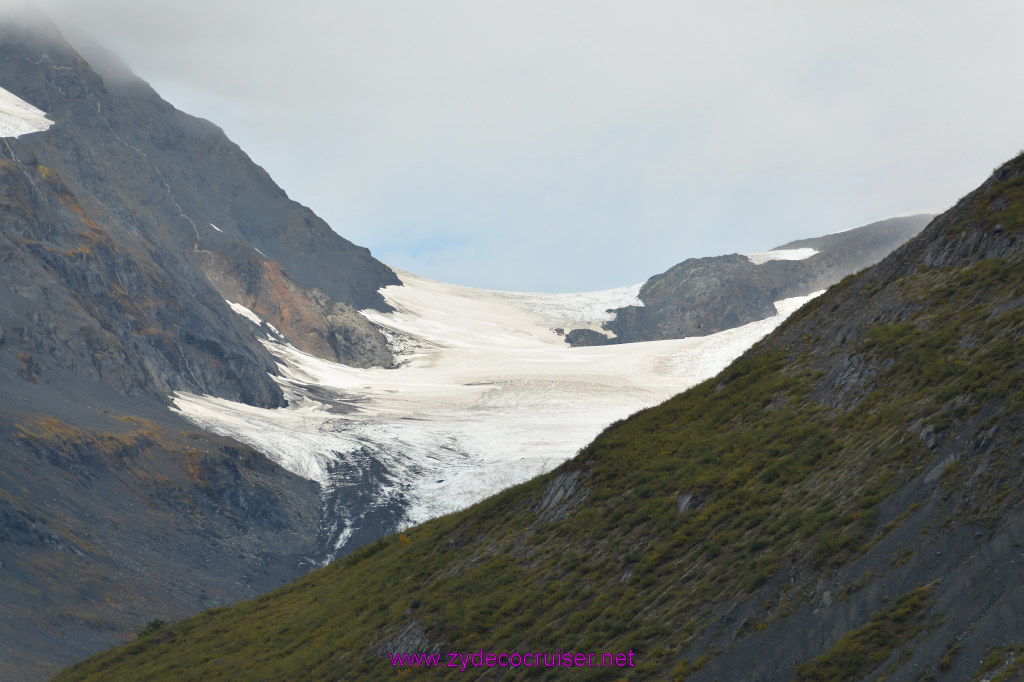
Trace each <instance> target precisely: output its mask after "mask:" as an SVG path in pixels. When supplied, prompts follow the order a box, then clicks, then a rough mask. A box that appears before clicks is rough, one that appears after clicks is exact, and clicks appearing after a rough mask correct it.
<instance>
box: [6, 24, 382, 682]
mask: <svg viewBox="0 0 1024 682" xmlns="http://www.w3.org/2000/svg"><path fill="white" fill-rule="evenodd" d="M0 87H3V88H4V89H6V90H8V91H10V92H12V93H14V94H16V95H17V96H19V97H21V98H22V99H25V100H26V101H28V102H30V103H32V104H33V105H35V106H37V107H39V108H41V109H43V110H45V111H46V112H47V113H48V116H49V118H50V119H52V120H53V121H55V123H54V125H53V126H52V127H51V128H50V129H49V130H47V131H45V132H38V133H32V134H28V135H25V136H22V137H19V138H4V139H0V382H2V385H3V388H4V390H3V391H2V392H0V449H2V451H3V453H4V456H3V459H2V462H0V614H2V617H0V641H2V642H4V646H3V647H0V649H2V651H0V678H3V679H19V680H28V679H39V678H42V677H44V676H46V675H47V674H48V673H52V672H54V671H55V670H56V669H57V668H59V667H60V666H62V665H65V664H68V663H70V662H71V661H73V660H74V659H76V658H80V657H82V656H84V655H86V654H88V653H90V652H94V651H97V650H99V649H102V648H105V647H107V646H110V645H111V644H113V643H115V642H120V641H124V640H125V639H126V638H128V637H129V636H130V635H132V634H133V633H135V632H137V631H138V630H140V629H141V628H142V627H143V626H144V625H145V624H146V623H147V622H148V621H150V620H151V619H153V618H162V619H166V620H175V619H178V618H181V617H184V616H186V615H189V614H192V613H195V612H197V611H199V610H201V609H204V608H209V607H212V606H216V605H221V604H228V603H232V602H235V601H237V600H239V599H242V598H247V597H252V596H255V595H256V594H258V593H259V592H262V591H266V590H268V589H271V588H273V587H275V586H278V585H280V584H282V583H284V582H285V581H287V580H290V579H293V578H294V577H296V576H297V575H300V574H301V573H303V572H305V571H306V570H308V569H309V568H310V567H311V566H313V565H316V564H317V563H319V562H320V561H321V560H322V557H323V554H322V551H323V550H324V546H325V545H326V544H327V540H326V539H324V538H321V537H320V536H321V535H325V537H326V530H325V528H324V524H323V522H322V516H323V514H324V513H326V512H329V511H330V510H329V509H327V508H326V506H325V503H324V501H323V500H321V498H320V495H321V491H320V490H319V487H318V486H317V485H316V484H314V483H311V482H310V481H307V480H305V479H302V478H299V477H297V476H294V475H292V474H290V473H288V472H286V471H284V470H283V469H281V468H280V467H279V466H277V465H276V464H273V463H271V462H270V461H269V460H267V459H266V458H265V457H263V456H262V455H261V454H259V453H257V452H255V451H254V450H252V449H250V448H248V447H244V446H241V445H239V444H238V443H235V442H233V441H230V440H228V439H224V438H219V437H216V436H212V435H209V434H200V433H194V432H193V430H192V427H191V426H189V425H188V424H187V423H185V422H184V421H183V420H182V419H180V418H178V417H177V416H175V415H174V414H173V413H171V412H170V411H168V410H167V409H166V405H167V403H168V396H169V394H171V393H173V392H175V391H187V392H192V393H198V394H209V395H214V396H218V397H221V398H226V399H229V400H233V401H240V402H244V403H248V404H251V405H256V406H261V407H278V406H282V405H283V404H284V398H283V395H282V392H281V390H280V388H279V387H278V385H277V384H276V383H275V382H274V380H273V377H272V376H271V375H272V374H274V373H276V371H277V370H276V364H275V362H274V360H273V358H272V357H271V356H270V354H269V353H268V352H267V351H266V350H265V349H264V347H263V346H262V345H261V344H260V343H259V341H258V339H257V335H258V333H259V331H258V330H256V329H255V328H254V327H253V325H252V323H251V322H250V321H248V320H247V319H245V318H244V317H242V316H240V315H238V314H236V313H235V312H233V311H232V310H231V308H230V307H229V306H228V304H227V303H226V302H225V299H230V300H231V301H234V302H238V303H241V304H242V305H245V306H247V307H249V308H250V309H251V310H254V311H256V312H257V314H259V315H260V316H262V317H263V319H264V320H267V321H268V322H270V323H273V324H274V325H275V326H276V327H277V328H278V329H280V331H281V333H282V334H284V335H285V336H286V337H287V338H288V340H290V341H291V342H292V343H294V344H295V345H297V346H298V347H299V348H302V349H304V350H307V351H308V352H311V353H314V354H316V355H320V356H322V357H326V358H329V359H332V360H340V361H343V362H348V363H351V364H357V365H364V366H366V365H389V364H390V363H391V355H390V353H389V352H388V349H387V347H386V344H385V342H384V338H383V336H382V335H381V334H380V333H379V332H378V331H377V330H376V329H375V328H374V327H373V326H372V325H371V324H370V323H369V322H368V321H367V320H366V319H365V318H363V317H362V316H361V315H359V314H358V313H357V312H356V309H360V308H366V307H372V308H377V309H385V308H386V306H385V304H384V301H383V299H382V298H381V296H380V294H379V293H378V292H377V289H378V288H379V287H381V286H385V285H388V284H398V283H399V281H398V279H397V277H396V276H395V275H394V273H392V272H391V270H389V269H388V268H387V267H386V266H384V265H383V264H381V263H379V262H377V261H376V260H374V259H373V258H372V257H371V256H370V254H369V252H368V251H367V250H366V249H363V248H360V247H356V246H354V245H352V244H351V243H349V242H347V241H346V240H344V239H343V238H341V237H340V236H338V235H337V234H335V233H334V232H333V231H331V230H330V228H329V227H328V226H327V225H326V224H325V223H324V222H323V221H321V220H320V219H319V218H317V217H316V216H315V215H314V214H313V213H312V212H311V211H309V210H308V209H306V208H304V207H302V206H299V205H298V204H296V203H295V202H292V201H291V200H289V199H288V197H287V196H286V195H285V193H284V192H283V191H282V190H281V189H280V188H278V187H277V186H276V185H275V184H274V183H273V182H272V181H271V179H270V178H269V176H267V174H266V173H265V172H264V171H263V170H262V169H261V168H259V167H258V166H256V165H255V164H253V163H252V161H251V160H249V158H248V157H247V156H246V155H245V154H244V153H243V152H242V151H241V150H240V149H239V148H238V147H237V146H236V145H234V144H233V143H231V142H230V141H229V140H228V139H227V138H226V137H225V136H224V134H223V133H222V132H221V131H220V130H219V129H218V128H217V127H216V126H214V125H212V124H211V123H208V122H206V121H203V120H199V119H196V118H193V117H190V116H187V115H186V114H183V113H181V112H179V111H177V110H175V109H174V108H173V107H171V106H170V105H169V104H167V103H166V102H164V101H163V100H161V99H160V98H159V97H158V96H157V95H156V93H154V92H153V91H152V90H151V89H150V88H149V87H148V86H147V85H146V84H145V83H143V82H141V81H139V80H138V79H136V78H134V76H131V75H130V74H127V72H125V73H123V74H120V75H119V76H118V77H117V78H116V79H112V80H110V79H108V80H104V78H102V77H101V76H100V75H98V74H97V73H96V72H94V71H93V70H92V69H91V68H90V66H89V65H88V64H87V63H86V62H85V61H84V60H83V59H82V58H81V57H80V56H79V55H78V54H76V53H75V51H74V50H72V49H71V47H69V46H68V45H67V44H66V43H65V42H64V40H63V39H62V38H61V36H60V35H59V33H58V32H57V31H56V30H55V29H54V28H52V27H49V26H35V27H26V26H22V25H13V24H0Z"/></svg>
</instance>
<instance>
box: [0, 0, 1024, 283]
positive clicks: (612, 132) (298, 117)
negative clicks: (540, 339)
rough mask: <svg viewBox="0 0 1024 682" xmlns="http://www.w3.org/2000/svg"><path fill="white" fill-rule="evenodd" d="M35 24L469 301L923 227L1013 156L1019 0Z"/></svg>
mask: <svg viewBox="0 0 1024 682" xmlns="http://www.w3.org/2000/svg"><path fill="white" fill-rule="evenodd" d="M2 1H3V0H0V2H2ZM37 4H39V5H42V6H44V7H46V8H47V10H48V11H49V13H50V14H51V16H52V17H54V18H55V19H56V20H57V21H58V22H59V23H61V24H62V25H63V26H64V27H65V29H66V30H68V29H72V28H73V29H78V30H86V31H89V32H91V33H92V34H93V35H94V37H95V38H96V39H97V40H99V41H100V42H102V43H104V44H105V45H106V46H107V47H109V48H110V49H111V50H113V51H114V52H115V53H117V54H118V55H119V56H120V57H121V58H122V59H123V60H124V61H125V62H126V63H127V64H128V65H129V66H130V67H131V68H132V69H133V70H134V71H135V72H136V73H137V74H138V75H139V76H141V77H142V78H144V79H145V80H147V81H149V82H150V83H151V84H152V85H153V86H154V87H155V88H156V90H157V91H158V92H160V94H161V95H163V97H164V98H165V99H167V100H168V101H170V102H171V103H172V104H174V105H175V106H177V107H178V108H179V109H182V110H184V111H187V112H189V113H192V114H195V115H198V116H202V117H204V118H208V119H210V120H212V121H213V122H215V123H217V124H218V125H220V126H221V127H222V128H224V130H225V131H226V132H227V134H228V135H229V136H230V137H231V138H232V139H233V140H235V141H236V142H237V143H239V144H240V145H241V146H242V148H243V149H245V150H246V151H247V152H248V153H249V154H250V156H252V158H253V159H254V160H255V161H256V162H257V163H259V164H260V165H262V166H263V167H264V168H266V169H267V170H268V171H269V173H270V174H271V176H273V177H274V179H275V180H276V181H277V182H278V183H279V184H280V185H281V186H282V187H283V188H284V189H285V190H286V191H287V192H288V194H289V195H290V196H291V197H292V198H294V199H296V200H297V201H300V202H302V203H303V204H306V205H308V206H310V207H311V208H313V210H314V211H316V212H317V213H318V214H319V215H321V216H322V217H323V218H325V219H326V220H327V221H328V222H329V223H330V224H331V226H332V227H334V229H335V230H336V231H338V232H339V233H341V234H342V235H344V236H345V237H347V238H348V239H350V240H352V241H354V242H356V243H357V244H361V245H364V246H367V247H369V248H370V249H371V250H372V251H373V253H374V255H375V256H377V257H378V258H379V259H381V260H383V261H384V262H386V263H388V264H389V265H392V266H394V267H397V268H402V269H405V270H410V271H413V272H416V273H417V274H421V275H424V276H427V277H432V278H435V279H441V280H445V281H449V282H455V283H459V284H468V285H472V286H478V287H486V288H496V289H513V290H534V291H581V290H591V289H601V288H609V287H615V286H621V285H625V284H630V283H633V282H639V281H643V280H645V279H646V278H647V277H648V276H650V275H653V274H655V273H658V272H661V271H663V270H665V269H666V268H668V267H670V266H671V265H673V264H675V263H677V262H679V261H681V260H683V259H685V258H688V257H691V256H705V255H719V254H724V253H732V252H737V251H739V252H749V251H759V250H766V249H768V248H771V247H772V246H776V245H778V244H781V243H783V242H786V241H789V240H792V239H797V238H802V237H809V236H817V235H821V234H825V233H828V232H834V231H837V230H842V229H847V228H850V227H855V226H857V225H861V224H864V223H867V222H871V221H872V220H877V219H881V218H885V217H888V216H891V215H896V214H905V213H912V212H921V211H937V210H942V209H944V208H946V207H948V206H949V205H951V204H952V203H953V202H954V201H955V200H956V199H957V198H959V197H960V196H961V195H963V194H965V193H966V192H967V191H969V190H971V189H973V188H974V187H975V186H977V185H978V184H980V183H981V182H982V181H983V180H984V179H985V177H987V175H988V174H989V173H990V172H991V171H992V169H993V167H995V166H996V165H998V164H999V163H1001V162H1002V161H1005V160H1006V159H1008V158H1010V157H1012V156H1013V155H1015V154H1016V153H1017V152H1018V151H1020V149H1021V148H1022V147H1024V87H1021V86H1022V84H1024V40H1022V39H1021V36H1022V35H1024V3H1022V2H1019V0H1006V1H986V0H981V1H978V0H975V1H974V2H970V3H967V2H962V1H960V0H957V1H956V2H952V1H949V2H947V1H945V0H929V1H927V2H925V1H922V2H917V1H914V0H887V1H885V2H873V1H870V0H858V1H856V2H853V1H850V2H843V1H837V2H821V0H802V1H788V2H787V1H785V0H772V1H770V2H769V1H767V0H762V1H759V2H755V1H748V2H742V1H729V0H716V1H711V0H707V1H701V2H694V1H691V2H687V1H685V0H674V1H661V0H632V1H629V2H626V1H625V0H622V1H618V2H607V1H602V0H542V1H534V0H515V1H514V2H513V1H509V2H500V3H499V2H488V1H486V0H458V1H456V0H431V1H429V2H428V1H424V0H416V1H414V0H367V1H365V2H352V1H348V0H288V1H287V2H285V1H277V0H273V1H271V0H246V1H239V0H217V1H216V2H211V1H210V0H176V1H175V2H167V1H166V0H133V1H130V2H129V1H124V0H120V1H119V0H38V2H37Z"/></svg>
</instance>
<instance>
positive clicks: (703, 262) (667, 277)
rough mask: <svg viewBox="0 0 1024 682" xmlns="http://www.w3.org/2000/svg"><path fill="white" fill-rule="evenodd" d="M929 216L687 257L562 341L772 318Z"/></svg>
mask: <svg viewBox="0 0 1024 682" xmlns="http://www.w3.org/2000/svg"><path fill="white" fill-rule="evenodd" d="M932 217H933V216H931V215H925V214H921V215H913V216H907V217H903V218H890V219H889V220H881V221H878V222H875V223H871V224H870V225H865V226H863V227H858V228H855V229H852V230H847V231H845V232H838V233H835V234H830V235H826V236H824V237H816V238H813V239H801V240H798V241H795V242H790V243H789V244H783V245H782V246H778V247H776V248H775V249H772V250H771V251H768V252H766V253H759V254H751V255H748V256H743V255H739V254H731V255H727V256H714V257H710V258H688V259H687V260H685V261H683V262H682V263H679V264H678V265H675V266H673V267H671V268H669V269H668V270H667V271H665V272H663V273H661V274H660V275H655V276H653V277H651V278H650V279H648V280H647V282H645V283H644V285H643V287H641V288H640V293H639V295H638V298H639V301H638V304H635V305H628V306H624V307H621V308H617V309H615V310H613V311H609V312H611V313H613V318H612V319H611V320H608V321H606V322H604V323H603V324H602V325H601V328H600V329H593V328H582V329H573V330H571V331H570V332H568V333H567V334H566V341H567V342H569V343H570V344H572V345H574V346H593V345H604V344H609V343H630V342H634V341H656V340H660V339H678V338H683V337H690V336H705V335H707V334H714V333H715V332H720V331H722V330H723V329H731V328H733V327H738V326H740V325H744V324H748V323H750V322H754V321H756V320H763V319H765V318H767V317H771V316H772V315H774V314H775V306H774V303H775V301H778V300H780V299H785V298H793V297H795V296H806V295H808V294H810V293H813V292H815V291H821V290H822V289H827V288H828V287H830V286H831V285H833V284H835V283H836V282H838V281H839V280H841V279H842V278H843V277H845V276H847V275H849V274H851V273H854V272H857V271H858V270H862V269H864V268H866V267H868V266H869V265H873V264H874V263H877V262H878V261H879V260H881V259H882V258H883V257H884V256H886V255H888V254H889V253H891V252H892V251H893V250H894V249H895V248H896V247H898V246H899V245H900V244H902V243H904V242H905V241H907V240H908V239H910V238H911V237H913V236H914V235H916V234H917V233H918V232H920V231H921V230H923V229H924V226H925V225H927V224H928V221H929V220H931V219H932ZM601 330H605V331H610V332H612V334H613V335H612V336H611V337H609V336H608V335H607V334H605V333H604V332H603V331H601Z"/></svg>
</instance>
